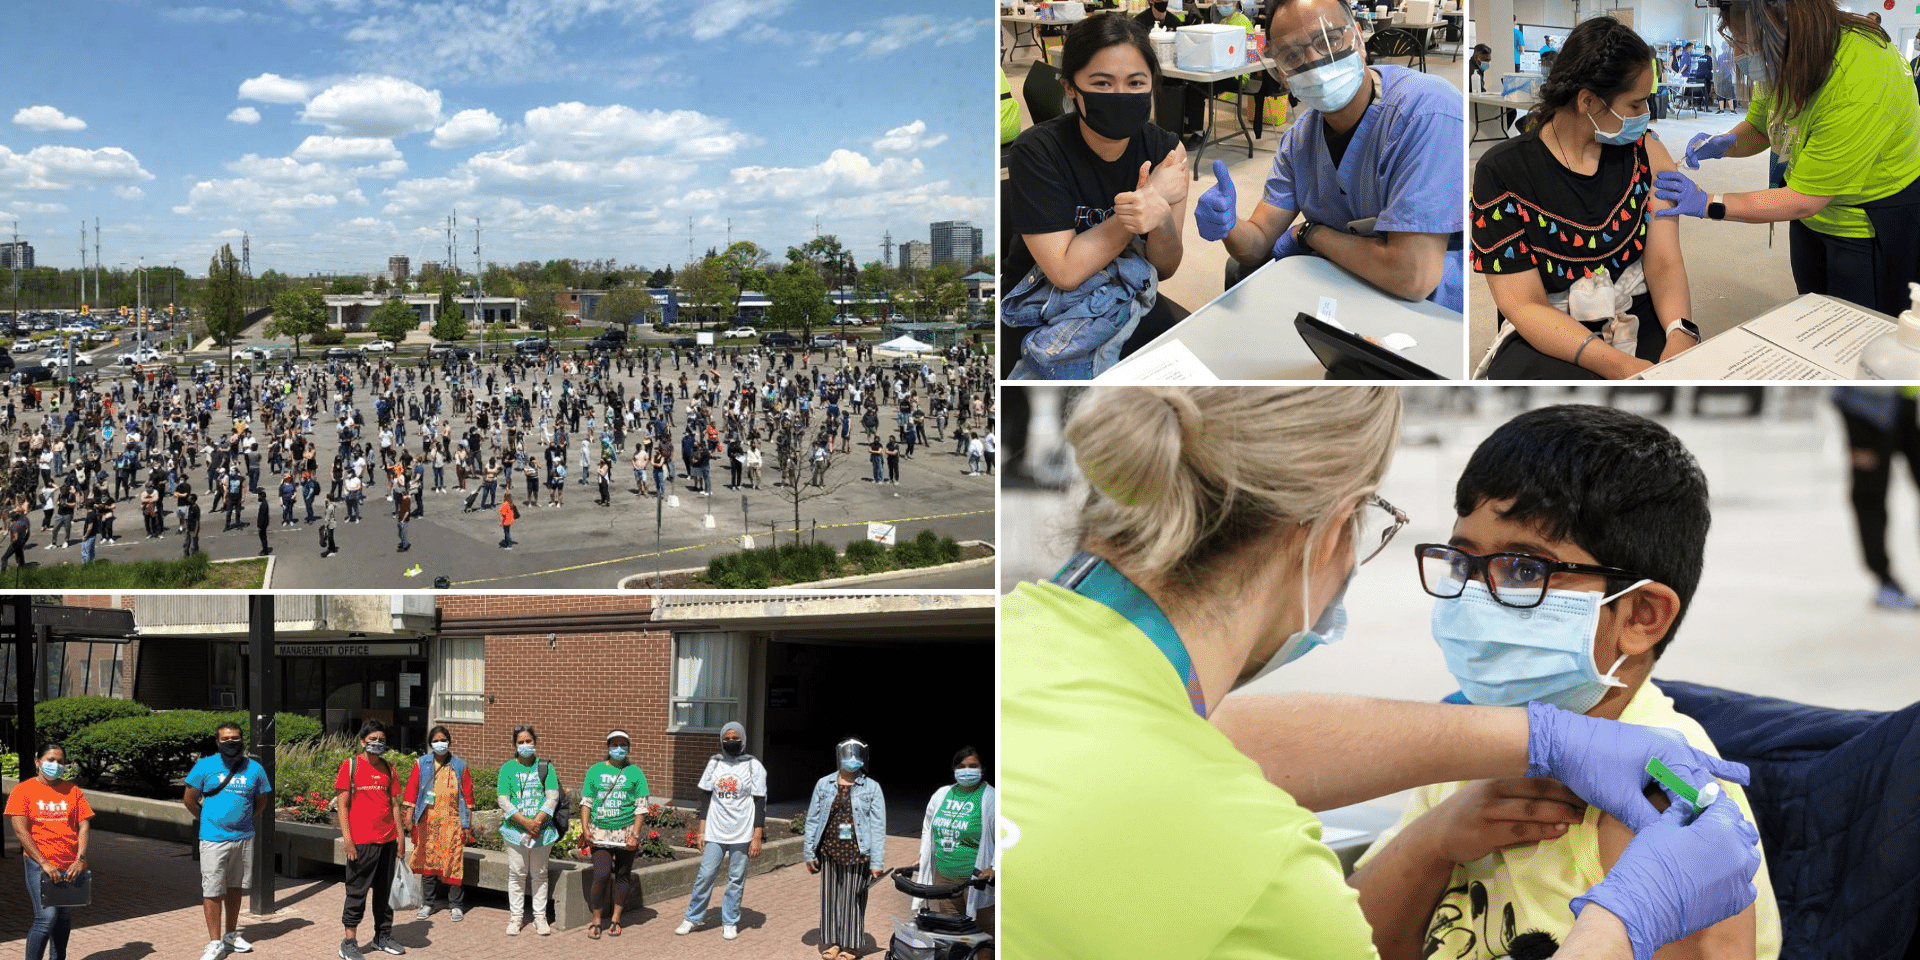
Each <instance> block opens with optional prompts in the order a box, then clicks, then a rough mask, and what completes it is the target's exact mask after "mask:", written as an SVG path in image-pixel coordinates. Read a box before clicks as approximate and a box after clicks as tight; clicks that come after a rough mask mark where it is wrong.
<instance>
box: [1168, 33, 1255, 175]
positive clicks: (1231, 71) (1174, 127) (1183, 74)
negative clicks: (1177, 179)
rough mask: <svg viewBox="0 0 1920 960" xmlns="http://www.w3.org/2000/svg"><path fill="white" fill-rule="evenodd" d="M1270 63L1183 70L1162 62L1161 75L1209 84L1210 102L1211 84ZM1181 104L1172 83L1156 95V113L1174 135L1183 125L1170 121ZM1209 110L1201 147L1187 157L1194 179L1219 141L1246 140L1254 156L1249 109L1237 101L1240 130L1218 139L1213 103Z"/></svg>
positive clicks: (1241, 75)
mask: <svg viewBox="0 0 1920 960" xmlns="http://www.w3.org/2000/svg"><path fill="white" fill-rule="evenodd" d="M1271 66H1273V61H1272V60H1261V61H1259V62H1257V63H1243V64H1240V65H1239V66H1233V67H1227V68H1226V69H1224V70H1181V69H1179V68H1178V67H1169V66H1166V65H1165V64H1162V65H1161V67H1160V75H1161V76H1163V77H1168V78H1171V79H1174V80H1184V81H1187V82H1189V83H1198V84H1204V85H1206V89H1207V100H1209V101H1211V100H1213V99H1214V97H1213V95H1212V85H1213V84H1214V83H1216V82H1218V81H1221V80H1232V79H1233V78H1235V77H1245V76H1249V75H1252V74H1255V73H1260V72H1262V71H1264V70H1266V69H1267V68H1268V67H1271ZM1180 104H1181V100H1180V92H1179V89H1178V88H1177V87H1174V86H1173V85H1171V84H1167V85H1163V86H1162V87H1161V91H1160V93H1159V94H1157V95H1156V103H1155V105H1154V115H1155V117H1156V118H1158V120H1159V123H1160V126H1161V127H1162V128H1164V129H1166V130H1169V131H1172V132H1173V133H1174V134H1175V135H1178V134H1179V133H1180V130H1179V126H1180V125H1179V124H1178V123H1170V121H1173V120H1174V119H1175V118H1178V117H1179V116H1180V115H1181V112H1182V108H1181V105H1180ZM1206 109H1207V126H1206V129H1205V130H1203V131H1202V132H1201V138H1200V149H1198V150H1195V151H1193V155H1192V156H1189V157H1188V158H1187V162H1188V163H1190V164H1192V165H1193V178H1194V179H1195V180H1198V179H1200V166H1201V164H1200V157H1201V155H1202V154H1204V153H1206V152H1207V148H1208V147H1210V146H1212V145H1214V144H1216V143H1225V142H1227V141H1228V140H1232V139H1233V138H1235V137H1239V138H1241V139H1243V140H1245V141H1247V156H1249V157H1251V156H1253V133H1252V132H1251V131H1249V130H1248V129H1247V114H1246V111H1245V110H1243V109H1241V107H1240V105H1239V104H1238V103H1236V104H1234V118H1235V119H1236V120H1238V121H1239V123H1240V129H1239V131H1238V132H1236V133H1229V134H1227V135H1226V136H1224V137H1219V138H1215V137H1214V135H1213V114H1214V110H1213V105H1212V104H1211V103H1209V104H1208V105H1207V108H1206Z"/></svg>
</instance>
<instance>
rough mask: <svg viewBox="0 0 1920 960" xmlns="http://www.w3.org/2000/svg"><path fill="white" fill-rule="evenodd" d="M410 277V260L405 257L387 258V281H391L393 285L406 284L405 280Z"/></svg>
mask: <svg viewBox="0 0 1920 960" xmlns="http://www.w3.org/2000/svg"><path fill="white" fill-rule="evenodd" d="M412 275H413V261H412V260H410V259H408V258H406V257H388V258H387V279H388V280H391V281H393V283H394V284H395V285H398V284H403V283H406V282H407V278H409V277H411V276H412Z"/></svg>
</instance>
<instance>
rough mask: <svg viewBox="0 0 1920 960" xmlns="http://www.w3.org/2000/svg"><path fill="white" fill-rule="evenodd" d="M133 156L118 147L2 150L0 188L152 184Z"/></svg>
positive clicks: (49, 147) (26, 188)
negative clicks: (142, 182) (142, 181)
mask: <svg viewBox="0 0 1920 960" xmlns="http://www.w3.org/2000/svg"><path fill="white" fill-rule="evenodd" d="M152 179H153V174H151V173H148V172H147V171H146V170H145V169H144V168H142V167H141V166H140V161H139V160H138V159H137V158H135V157H134V155H133V154H131V153H128V152H127V151H125V150H122V149H120V148H119V147H102V148H100V149H98V150H82V149H80V148H78V147H54V146H44V147H35V148H33V149H32V150H29V151H27V152H26V153H14V152H13V151H11V150H8V149H7V148H6V147H4V146H0V187H8V186H12V187H18V188H21V189H24V190H66V189H70V188H72V187H78V186H96V185H100V184H112V183H125V182H130V181H140V180H152Z"/></svg>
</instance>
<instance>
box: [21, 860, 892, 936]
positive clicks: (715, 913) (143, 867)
mask: <svg viewBox="0 0 1920 960" xmlns="http://www.w3.org/2000/svg"><path fill="white" fill-rule="evenodd" d="M918 850H919V843H918V841H917V840H915V839H912V838H908V837H889V838H888V839H887V861H888V864H889V865H890V866H905V865H907V864H909V863H911V862H912V861H913V858H914V857H915V855H916V854H917V852H918ZM91 853H92V855H93V856H92V859H93V862H94V906H92V907H88V908H85V909H79V910H75V911H74V931H73V939H72V941H71V943H70V945H69V954H68V955H69V958H70V960H146V958H150V957H151V958H154V960H176V958H177V960H196V958H198V957H199V956H200V951H201V950H202V948H204V947H205V946H206V943H207V935H206V925H205V923H206V922H205V920H203V919H202V914H201V908H200V900H199V875H198V870H197V867H196V865H195V863H194V861H193V858H192V856H191V851H190V850H189V849H188V848H187V847H186V846H185V845H183V844H177V843H168V842H164V841H159V840H149V839H146V838H143V837H134V836H129V835H126V834H117V833H106V832H104V831H101V832H96V833H95V834H94V835H93V846H92V850H91ZM23 880H24V873H23V868H22V867H21V862H20V860H19V858H18V849H17V848H15V847H13V846H12V845H11V844H9V849H8V851H7V859H6V860H4V861H0V955H4V956H18V955H19V951H20V950H21V949H22V947H23V942H24V940H25V938H26V932H27V925H28V920H29V917H28V911H27V906H26V904H27V897H26V892H25V889H24V887H23ZM722 886H724V880H723V881H722ZM276 891H277V894H276V897H277V906H278V907H279V911H278V912H277V913H275V914H274V915H273V916H272V917H268V918H253V917H249V916H247V915H246V913H245V911H244V908H243V911H242V913H241V923H240V930H241V933H242V934H243V935H244V936H246V937H247V939H249V940H251V941H252V942H253V944H254V952H253V954H252V955H251V956H250V957H249V958H248V960H252V958H253V957H257V958H260V960H280V958H292V957H298V958H305V960H314V958H327V957H332V956H334V954H335V951H336V949H337V947H338V945H339V942H340V904H341V896H342V892H341V891H342V883H341V881H340V880H339V879H337V878H330V879H326V880H318V881H315V880H289V879H286V878H280V879H279V880H278V884H277V887H276ZM720 892H721V891H720V889H716V890H715V891H714V898H713V902H712V904H711V905H710V906H709V907H708V909H707V924H706V925H705V926H702V927H701V928H700V929H698V930H695V931H694V932H693V933H691V934H688V935H687V936H684V937H676V936H674V934H673V928H674V927H676V926H679V924H680V918H681V916H682V915H683V914H684V913H685V911H686V906H687V898H686V897H678V898H675V899H671V900H665V901H661V902H658V903H648V904H645V905H643V906H640V907H638V908H630V909H628V910H627V912H626V919H627V926H626V927H625V929H624V933H623V935H622V936H620V937H619V938H618V939H615V938H613V937H602V938H601V939H600V940H598V941H594V940H589V939H587V932H586V929H585V928H584V927H583V928H581V929H578V930H569V931H565V932H558V931H556V932H555V933H554V934H553V936H551V937H540V936H537V935H535V934H534V932H533V928H532V927H528V928H527V929H526V930H524V931H522V932H521V933H520V935H519V936H517V937H509V936H507V935H506V922H507V921H506V916H507V912H506V895H505V894H504V893H496V892H491V891H484V890H470V891H468V893H467V915H466V919H465V920H463V921H461V922H460V923H453V922H451V921H450V920H448V919H447V914H446V911H445V910H444V909H437V910H436V911H435V912H434V915H433V918H432V919H431V920H424V921H422V920H415V919H413V915H412V914H411V913H405V914H402V915H401V916H399V917H396V918H395V921H394V938H395V939H397V940H399V941H400V942H401V944H403V945H405V946H406V947H407V948H408V951H409V956H416V955H417V956H421V957H429V958H430V957H440V958H458V960H491V958H500V960H525V958H526V957H527V956H528V955H529V954H549V955H558V956H564V957H586V958H591V957H596V956H603V957H607V958H613V957H664V956H672V957H674V958H676V960H701V958H709V957H711V958H731V960H759V958H786V957H792V958H795V960H806V958H809V957H818V956H819V946H818V942H819V932H818V925H819V919H820V881H819V878H818V877H815V876H813V875H811V874H808V873H807V871H806V868H804V867H800V866H793V867H785V868H782V869H779V870H775V871H773V872H772V873H769V874H766V875H764V876H760V877H752V878H749V879H748V880H747V893H746V900H745V902H744V904H743V906H742V909H741V922H740V937H739V939H737V940H733V941H731V942H729V941H727V940H724V939H722V938H721V936H720ZM909 904H910V901H909V900H908V899H907V897H906V896H904V895H902V894H901V893H900V892H899V891H897V890H895V889H893V885H892V884H891V883H890V882H883V883H882V884H880V885H879V886H876V887H874V888H873V892H872V894H871V895H870V899H869V901H868V906H867V933H868V935H869V937H870V939H869V940H868V942H867V943H866V944H865V945H864V948H863V949H864V951H865V955H868V956H871V957H873V958H875V960H878V957H879V956H880V955H881V954H882V953H884V951H885V949H886V944H887V941H888V939H889V938H890V937H891V936H892V931H893V921H894V920H895V919H906V918H907V917H909V916H910V915H911V910H910V906H909ZM360 934H361V938H362V942H363V943H364V942H365V941H366V940H369V939H371V938H372V934H373V920H372V917H371V916H369V917H368V919H367V920H366V921H365V922H364V923H363V924H362V925H361V927H360ZM385 957H386V955H385V954H380V953H375V954H370V955H369V960H380V958H385Z"/></svg>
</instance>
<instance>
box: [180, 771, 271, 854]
mask: <svg viewBox="0 0 1920 960" xmlns="http://www.w3.org/2000/svg"><path fill="white" fill-rule="evenodd" d="M226 775H227V761H226V759H225V758H224V757H221V756H220V755H219V754H215V755H213V756H211V757H206V758H203V759H202V760H201V761H200V762H199V763H196V764H194V765H193V769H192V770H191V771H189V772H188V773H187V781H186V782H187V786H189V787H192V788H194V789H195V790H198V791H200V792H201V793H202V794H205V793H208V792H210V791H211V790H213V788H215V787H217V786H219V785H220V781H221V780H222V779H225V777H226ZM272 791H273V785H272V784H271V783H268V782H267V771H266V768H265V767H262V766H260V761H258V760H255V759H253V758H252V757H248V758H247V765H246V767H245V768H244V769H242V770H241V771H240V772H238V773H236V774H234V775H233V779H232V780H231V781H229V782H228V783H227V786H226V789H224V790H221V791H220V792H219V793H216V794H214V795H213V796H210V797H206V798H204V799H203V800H201V802H200V839H202V840H207V841H211V842H214V843H227V842H231V841H234V840H245V839H247V838H248V837H251V836H253V798H254V797H257V796H259V795H261V794H263V793H271V792H272Z"/></svg>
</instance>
